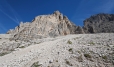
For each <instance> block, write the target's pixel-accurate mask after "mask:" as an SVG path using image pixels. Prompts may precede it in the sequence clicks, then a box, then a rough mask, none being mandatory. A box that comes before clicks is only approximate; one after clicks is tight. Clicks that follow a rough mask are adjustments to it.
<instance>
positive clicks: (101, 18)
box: [84, 13, 114, 33]
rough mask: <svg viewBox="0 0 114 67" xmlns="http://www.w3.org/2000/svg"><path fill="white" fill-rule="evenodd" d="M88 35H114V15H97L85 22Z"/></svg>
mask: <svg viewBox="0 0 114 67" xmlns="http://www.w3.org/2000/svg"><path fill="white" fill-rule="evenodd" d="M84 30H85V32H86V33H111V32H113V33H114V14H103V13H102V14H97V15H93V16H91V17H90V18H88V19H86V20H84Z"/></svg>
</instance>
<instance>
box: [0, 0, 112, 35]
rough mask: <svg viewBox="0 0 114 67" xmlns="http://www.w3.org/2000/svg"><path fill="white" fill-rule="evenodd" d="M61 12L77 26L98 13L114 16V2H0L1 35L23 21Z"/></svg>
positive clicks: (5, 0) (47, 0) (46, 0)
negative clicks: (57, 11)
mask: <svg viewBox="0 0 114 67" xmlns="http://www.w3.org/2000/svg"><path fill="white" fill-rule="evenodd" d="M56 10H59V11H60V12H61V13H63V14H64V15H66V16H67V17H68V18H69V19H70V20H71V21H72V22H74V23H75V24H76V25H79V26H83V20H84V19H86V18H89V17H90V16H91V15H94V14H98V13H109V14H114V0H0V33H6V32H7V31H8V30H9V29H14V28H15V26H17V25H19V23H20V22H21V21H23V22H31V21H32V19H34V17H36V16H38V15H43V14H52V13H53V12H54V11H56Z"/></svg>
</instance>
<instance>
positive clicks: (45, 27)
mask: <svg viewBox="0 0 114 67" xmlns="http://www.w3.org/2000/svg"><path fill="white" fill-rule="evenodd" d="M78 30H79V31H78ZM82 32H83V30H82V28H81V27H78V26H76V25H75V24H73V23H72V22H71V21H69V19H68V18H67V17H66V16H63V14H61V13H60V12H59V11H55V12H54V13H53V14H51V15H40V16H37V17H35V18H34V20H32V22H26V23H23V22H21V23H20V25H19V26H17V27H16V28H15V29H14V30H10V31H8V32H7V33H8V34H13V35H14V37H13V38H14V39H21V40H22V39H32V38H42V37H55V36H60V35H67V34H76V33H82Z"/></svg>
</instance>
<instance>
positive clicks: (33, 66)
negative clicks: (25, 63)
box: [31, 61, 41, 67]
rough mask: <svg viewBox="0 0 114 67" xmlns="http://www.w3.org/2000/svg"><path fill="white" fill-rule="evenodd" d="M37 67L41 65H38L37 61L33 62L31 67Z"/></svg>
mask: <svg viewBox="0 0 114 67" xmlns="http://www.w3.org/2000/svg"><path fill="white" fill-rule="evenodd" d="M39 66H41V64H39V62H38V61H37V62H34V63H33V64H32V66H31V67H39Z"/></svg>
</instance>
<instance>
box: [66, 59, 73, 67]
mask: <svg viewBox="0 0 114 67" xmlns="http://www.w3.org/2000/svg"><path fill="white" fill-rule="evenodd" d="M65 60H66V64H67V65H69V66H73V65H72V64H71V63H70V62H69V61H68V60H67V59H65Z"/></svg>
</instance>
